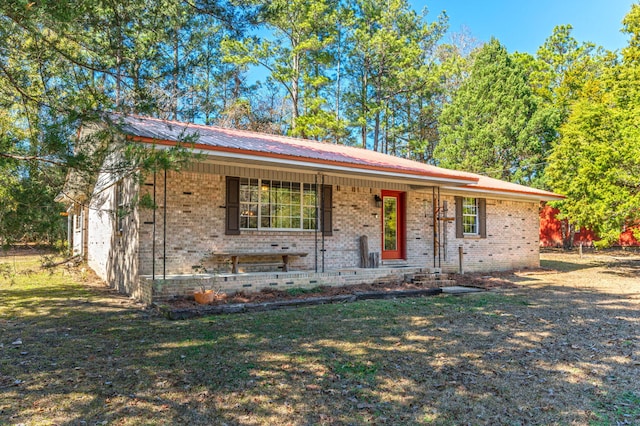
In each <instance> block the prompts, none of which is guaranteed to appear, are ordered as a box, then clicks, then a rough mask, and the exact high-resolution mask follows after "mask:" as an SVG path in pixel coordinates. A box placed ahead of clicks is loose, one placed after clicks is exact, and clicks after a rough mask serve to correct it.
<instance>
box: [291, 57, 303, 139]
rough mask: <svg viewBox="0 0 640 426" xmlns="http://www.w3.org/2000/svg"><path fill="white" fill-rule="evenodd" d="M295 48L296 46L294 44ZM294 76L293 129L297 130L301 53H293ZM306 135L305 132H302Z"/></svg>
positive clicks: (292, 99) (292, 85)
mask: <svg viewBox="0 0 640 426" xmlns="http://www.w3.org/2000/svg"><path fill="white" fill-rule="evenodd" d="M293 48H295V46H293ZM292 65H293V67H292V68H293V76H292V77H291V129H292V130H295V129H296V127H297V123H296V122H297V121H298V117H299V116H300V110H299V105H298V102H299V100H298V98H299V90H300V55H299V54H297V53H296V54H294V55H293V64H292ZM300 136H302V137H304V132H303V133H301V134H300Z"/></svg>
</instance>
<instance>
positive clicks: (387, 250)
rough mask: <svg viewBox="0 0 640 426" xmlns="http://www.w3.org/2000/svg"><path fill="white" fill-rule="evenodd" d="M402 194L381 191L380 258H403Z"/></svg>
mask: <svg viewBox="0 0 640 426" xmlns="http://www.w3.org/2000/svg"><path fill="white" fill-rule="evenodd" d="M404 199H405V197H404V192H398V191H382V215H381V216H382V258H383V259H404V258H405V236H404V233H405V230H404V228H405V227H404Z"/></svg>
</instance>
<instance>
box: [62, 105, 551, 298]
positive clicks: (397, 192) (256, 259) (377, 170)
mask: <svg viewBox="0 0 640 426" xmlns="http://www.w3.org/2000/svg"><path fill="white" fill-rule="evenodd" d="M120 125H121V132H122V137H125V138H130V139H131V140H134V141H137V142H138V143H141V144H147V145H149V146H154V147H155V148H156V149H162V148H163V147H167V146H172V145H175V144H176V142H177V141H179V140H180V138H181V137H184V135H185V134H197V140H196V142H195V147H194V149H195V150H196V151H197V152H199V153H201V154H202V155H201V156H200V157H199V158H198V160H197V161H194V162H191V163H190V165H188V166H187V168H186V169H183V170H182V171H180V172H173V171H168V172H158V173H156V174H151V175H149V176H146V178H145V179H146V180H144V181H143V182H138V179H135V178H132V177H125V178H116V177H114V176H112V175H111V174H107V173H102V174H101V175H100V176H98V178H97V179H96V180H95V182H92V184H91V189H90V191H89V193H92V195H91V196H89V197H82V196H81V195H79V194H75V195H74V196H73V197H69V196H68V194H66V195H63V196H61V197H60V199H63V200H64V201H66V202H67V204H68V206H69V208H68V213H69V240H70V246H71V247H73V251H74V253H76V254H80V255H82V256H84V258H85V259H86V261H87V263H88V265H89V267H91V268H92V269H93V270H94V271H95V272H96V273H97V274H98V275H99V276H100V277H101V278H102V279H104V280H105V281H106V282H107V283H109V285H111V286H113V287H114V288H116V289H117V290H119V291H121V292H123V293H126V294H129V295H131V296H132V297H134V298H136V299H140V300H142V301H144V302H147V303H151V302H153V301H157V300H163V299H164V300H166V299H168V298H171V297H175V296H189V295H192V294H193V291H194V290H197V289H199V288H201V287H208V288H216V289H220V290H222V291H225V292H233V291H237V290H243V291H258V290H260V289H262V288H280V289H283V288H290V287H313V286H318V285H345V284H355V283H363V282H372V281H379V280H385V279H402V278H403V277H404V276H405V274H407V273H415V272H434V271H435V272H440V271H442V272H458V271H460V270H463V271H465V272H472V271H494V270H509V269H515V268H533V267H537V266H539V206H540V201H543V200H554V199H559V198H561V197H560V196H559V195H557V194H554V193H550V192H546V191H541V190H538V189H533V188H528V187H525V186H521V185H516V184H512V183H508V182H504V181H500V180H496V179H492V178H488V177H486V176H480V175H476V174H472V173H466V172H460V171H455V170H447V169H443V168H439V167H435V166H431V165H426V164H422V163H419V162H415V161H411V160H407V159H403V158H398V157H394V156H390V155H385V154H381V153H378V152H373V151H369V150H365V149H361V148H355V147H348V146H343V145H335V144H329V143H320V142H315V141H309V140H303V139H295V138H290V137H283V136H274V135H267V134H260V133H254V132H248V131H240V130H230V129H223V128H217V127H209V126H201V125H195V124H186V123H180V122H173V121H163V120H158V119H153V118H146V117H137V116H129V117H122V118H120ZM95 130H96V129H95V127H86V128H83V129H81V130H80V133H79V137H80V138H81V139H82V138H86V137H87V136H89V135H90V134H91V133H92V132H95ZM63 194H64V193H63ZM142 194H149V195H150V196H151V197H152V199H153V200H154V204H155V206H156V208H155V209H153V208H147V209H143V208H141V207H134V208H133V209H132V211H131V212H130V213H129V214H127V215H124V216H123V215H120V214H118V211H119V208H120V207H121V206H124V205H126V204H127V203H129V202H130V200H132V199H134V197H135V196H140V195H142Z"/></svg>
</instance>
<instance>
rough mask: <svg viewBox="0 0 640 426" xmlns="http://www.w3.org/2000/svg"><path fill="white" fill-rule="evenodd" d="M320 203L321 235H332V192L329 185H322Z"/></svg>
mask: <svg viewBox="0 0 640 426" xmlns="http://www.w3.org/2000/svg"><path fill="white" fill-rule="evenodd" d="M320 202H321V203H322V204H321V206H320V217H321V226H322V233H323V234H324V235H333V192H332V187H331V185H322V199H321V200H320Z"/></svg>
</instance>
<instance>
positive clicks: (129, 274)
mask: <svg viewBox="0 0 640 426" xmlns="http://www.w3.org/2000/svg"><path fill="white" fill-rule="evenodd" d="M98 181H99V182H102V184H101V185H100V186H97V187H96V190H95V191H94V194H93V196H92V198H91V203H90V205H89V207H88V209H87V215H88V226H87V242H86V248H87V263H88V265H89V266H90V267H91V268H92V269H93V270H94V271H95V272H96V274H97V275H98V276H99V277H100V278H102V279H103V280H105V281H106V282H107V283H108V284H109V286H110V287H112V288H114V289H116V290H118V291H119V292H121V293H125V294H129V295H130V296H132V297H134V298H136V299H139V300H143V301H145V302H151V291H150V289H146V290H145V289H143V288H141V287H140V280H139V274H138V260H139V257H138V230H139V228H140V225H139V218H138V213H137V209H135V208H134V209H133V210H131V211H129V212H128V213H127V214H125V215H124V220H123V221H122V225H123V228H122V232H120V231H119V230H118V229H116V228H117V226H116V210H117V206H116V185H115V182H114V181H113V177H112V176H106V177H105V176H102V175H101V176H100V177H99V179H98ZM123 182H124V186H123V196H124V205H125V209H129V208H130V207H133V206H134V205H135V195H136V193H137V183H136V178H135V177H129V178H126V179H124V181H123Z"/></svg>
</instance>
